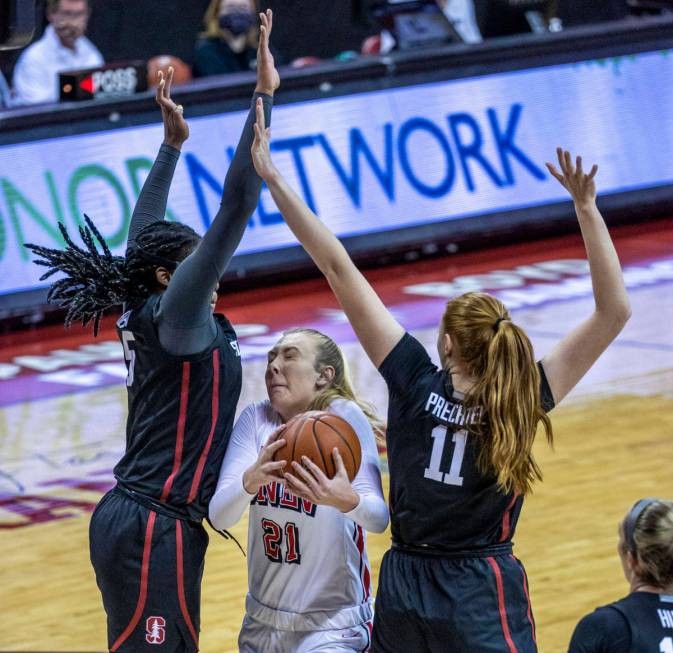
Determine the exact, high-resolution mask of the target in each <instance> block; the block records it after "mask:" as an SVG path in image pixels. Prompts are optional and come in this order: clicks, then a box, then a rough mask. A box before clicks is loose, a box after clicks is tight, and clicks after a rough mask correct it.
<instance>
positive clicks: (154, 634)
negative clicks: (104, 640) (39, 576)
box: [89, 489, 208, 653]
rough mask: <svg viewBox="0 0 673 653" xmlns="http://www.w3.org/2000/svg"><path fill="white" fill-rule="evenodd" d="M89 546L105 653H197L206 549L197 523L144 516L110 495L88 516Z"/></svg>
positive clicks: (150, 513)
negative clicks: (104, 615)
mask: <svg viewBox="0 0 673 653" xmlns="http://www.w3.org/2000/svg"><path fill="white" fill-rule="evenodd" d="M89 546H90V554H91V563H92V564H93V568H94V570H95V572H96V582H97V583H98V587H99V589H100V591H101V594H102V595H103V606H104V607H105V612H106V613H107V630H108V648H109V650H110V651H113V652H116V651H119V652H120V653H126V652H130V651H134V652H142V651H147V652H148V653H149V652H151V653H157V652H158V653H183V652H189V653H191V652H193V651H198V637H199V623H200V613H199V606H200V601H201V578H202V576H203V564H204V557H205V553H206V548H207V546H208V534H207V533H206V531H205V529H204V528H203V527H202V526H201V525H200V524H199V523H196V522H190V521H185V520H181V519H175V518H174V517H169V516H167V515H165V514H160V513H158V512H156V511H154V510H149V509H148V508H146V507H145V506H142V505H140V504H139V503H137V502H136V501H134V500H133V499H131V498H130V497H128V496H126V495H125V494H123V493H121V492H120V491H119V490H117V489H113V490H111V491H110V492H108V493H107V494H106V495H105V496H104V497H103V498H102V499H101V501H100V503H99V504H98V506H97V507H96V510H95V511H94V513H93V515H92V517H91V525H90V527H89Z"/></svg>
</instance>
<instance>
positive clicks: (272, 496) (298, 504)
mask: <svg viewBox="0 0 673 653" xmlns="http://www.w3.org/2000/svg"><path fill="white" fill-rule="evenodd" d="M250 504H251V505H255V504H257V505H258V506H271V507H272V508H285V509H286V510H293V511H294V512H301V513H303V514H305V515H308V516H309V517H315V510H316V507H317V506H316V505H315V504H314V503H311V502H310V501H307V500H306V499H300V498H299V497H297V496H295V495H294V494H292V493H291V492H290V491H289V490H286V489H285V487H284V485H283V484H282V483H277V482H276V481H273V482H272V483H269V484H268V485H263V486H262V487H261V488H259V491H258V492H257V496H256V497H255V498H254V499H253V500H252V501H251V502H250Z"/></svg>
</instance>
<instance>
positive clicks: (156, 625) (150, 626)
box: [145, 617, 166, 644]
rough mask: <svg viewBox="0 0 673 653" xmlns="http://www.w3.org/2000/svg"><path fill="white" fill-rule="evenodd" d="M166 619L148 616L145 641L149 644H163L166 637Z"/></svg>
mask: <svg viewBox="0 0 673 653" xmlns="http://www.w3.org/2000/svg"><path fill="white" fill-rule="evenodd" d="M165 626H166V620H165V619H164V618H163V617H147V621H146V622H145V631H146V632H145V641H146V642H147V643H148V644H163V643H164V640H165V639H166V628H165Z"/></svg>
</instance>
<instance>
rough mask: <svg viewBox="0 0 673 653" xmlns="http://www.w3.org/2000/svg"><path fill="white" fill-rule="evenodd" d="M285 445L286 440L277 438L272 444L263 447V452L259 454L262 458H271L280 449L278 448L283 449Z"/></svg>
mask: <svg viewBox="0 0 673 653" xmlns="http://www.w3.org/2000/svg"><path fill="white" fill-rule="evenodd" d="M284 446H285V440H276V441H275V442H272V443H271V444H268V445H264V447H263V448H262V453H261V454H260V456H259V458H260V460H264V461H266V460H271V459H272V458H273V455H274V454H275V453H276V451H278V449H282V448H283V447H284Z"/></svg>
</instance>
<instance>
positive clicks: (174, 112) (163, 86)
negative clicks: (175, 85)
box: [156, 66, 189, 150]
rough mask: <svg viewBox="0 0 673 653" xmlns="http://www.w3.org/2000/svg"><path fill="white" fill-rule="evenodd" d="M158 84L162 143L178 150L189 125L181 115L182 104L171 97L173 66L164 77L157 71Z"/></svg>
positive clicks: (187, 133)
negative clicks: (162, 131)
mask: <svg viewBox="0 0 673 653" xmlns="http://www.w3.org/2000/svg"><path fill="white" fill-rule="evenodd" d="M158 75H159V84H158V86H157V94H156V101H157V104H158V105H159V106H160V107H161V117H162V118H163V121H164V143H166V145H171V146H172V147H175V148H177V149H178V150H179V149H180V148H181V147H182V144H183V143H184V142H185V141H186V140H187V139H188V138H189V125H187V122H186V121H185V118H184V116H183V115H182V111H183V109H182V105H181V104H175V102H173V100H172V99H171V84H172V82H173V67H172V66H171V67H170V68H169V69H168V75H167V76H166V77H164V73H163V71H162V70H160V71H159V73H158Z"/></svg>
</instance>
